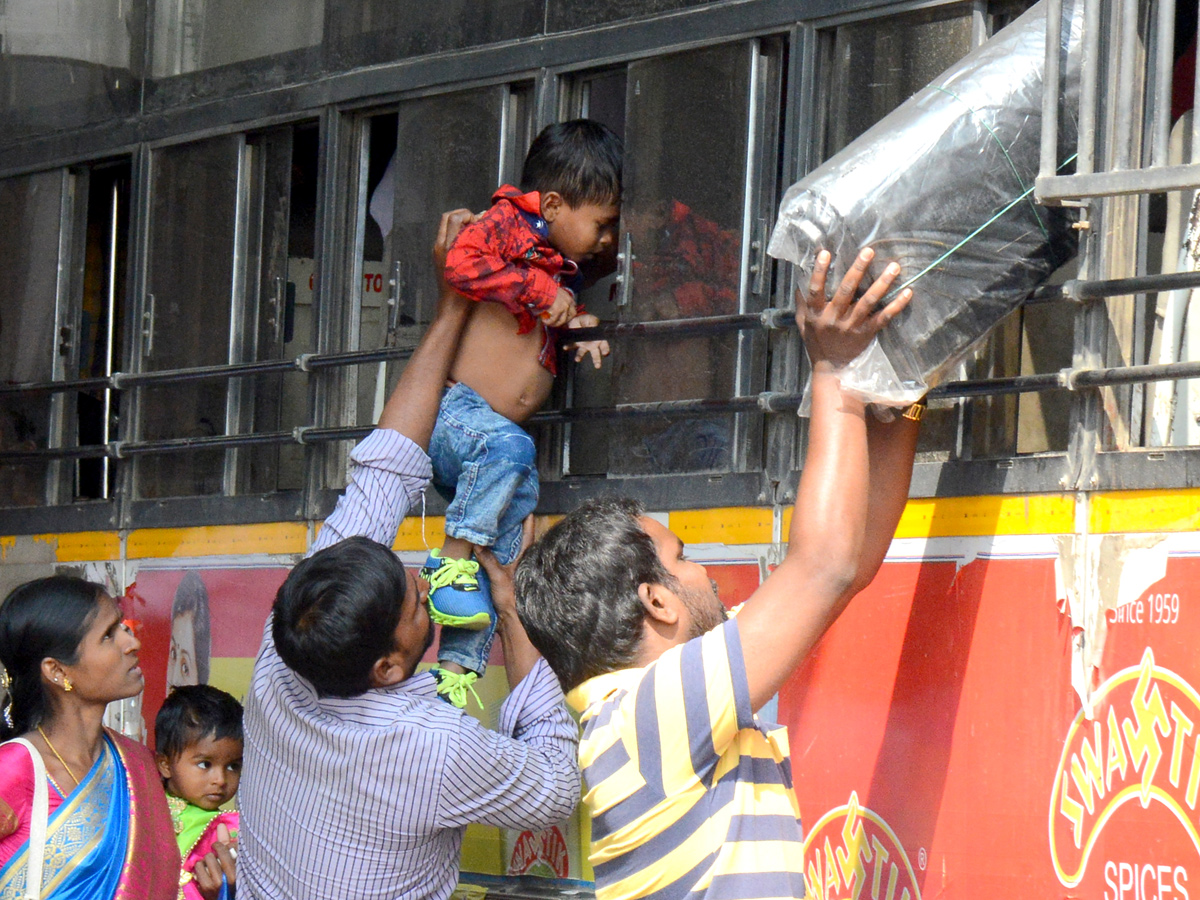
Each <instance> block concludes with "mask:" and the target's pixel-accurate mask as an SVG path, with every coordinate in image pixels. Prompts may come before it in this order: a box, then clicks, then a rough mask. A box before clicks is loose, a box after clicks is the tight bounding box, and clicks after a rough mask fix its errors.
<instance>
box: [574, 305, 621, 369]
mask: <svg viewBox="0 0 1200 900" xmlns="http://www.w3.org/2000/svg"><path fill="white" fill-rule="evenodd" d="M599 324H600V320H599V319H597V318H596V317H595V316H593V315H592V314H591V313H584V314H583V315H581V316H576V317H575V318H573V319H572V320H571V321H570V322H568V323H567V327H568V328H595V327H596V326H597V325H599ZM566 349H567V350H574V351H575V362H581V361H582V360H583V358H584V357H585V356H591V357H592V365H593V366H595V367H596V368H597V369H598V368H600V360H601V358H603V357H605V356H608V354H609V353H610V352H611V351H610V350H609V347H608V341H576V342H575V343H573V344H567V345H566Z"/></svg>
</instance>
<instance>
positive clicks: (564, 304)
mask: <svg viewBox="0 0 1200 900" xmlns="http://www.w3.org/2000/svg"><path fill="white" fill-rule="evenodd" d="M573 318H575V295H574V294H572V293H571V292H570V291H568V290H567V289H566V288H559V289H558V293H557V294H556V295H555V297H554V303H553V305H552V306H551V307H550V308H549V309H548V310H546V311H545V312H543V313H542V321H543V322H545V323H546V324H547V325H549V326H551V327H552V328H562V327H563V326H564V325H566V324H567V323H568V322H570V321H571V320H572V319H573Z"/></svg>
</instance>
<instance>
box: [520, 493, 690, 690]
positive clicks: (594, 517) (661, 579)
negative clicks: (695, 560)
mask: <svg viewBox="0 0 1200 900" xmlns="http://www.w3.org/2000/svg"><path fill="white" fill-rule="evenodd" d="M643 515H645V511H644V510H643V509H642V506H641V504H639V503H638V502H637V501H635V500H629V499H625V498H618V497H605V498H600V499H597V500H589V501H586V502H584V503H583V504H581V505H580V506H579V507H578V508H576V509H575V510H574V511H572V512H571V513H570V514H569V515H568V516H567V517H566V518H564V519H563V520H562V521H561V522H559V523H558V524H557V525H555V526H554V527H553V528H551V529H550V530H549V531H548V532H546V534H545V536H544V537H542V539H541V540H539V541H538V542H537V543H536V544H534V545H533V546H532V547H530V548H529V549H528V550H527V551H526V552H525V555H524V556H523V557H522V558H521V563H520V565H519V566H518V567H517V578H516V588H517V613H518V615H520V617H521V623H522V624H523V625H524V626H525V631H526V632H527V633H528V635H529V639H530V640H531V641H532V642H533V645H534V647H536V648H537V649H538V652H540V653H541V654H542V656H544V657H545V658H546V662H548V663H549V664H550V668H552V669H553V670H554V674H556V675H557V676H558V680H559V682H560V683H561V684H562V686H563V690H566V691H570V690H571V689H572V688H575V687H577V686H578V685H579V684H581V683H583V682H584V681H587V680H588V679H589V678H594V677H595V676H597V675H603V674H605V673H606V672H613V671H616V670H617V669H625V668H629V667H630V666H632V665H634V664H635V662H636V660H637V654H638V648H639V647H640V646H641V641H642V629H643V622H644V620H645V617H646V610H645V607H644V606H643V605H642V601H641V598H640V597H639V596H638V586H639V585H641V584H661V585H666V586H668V587H672V586H675V585H677V584H678V582H677V581H676V579H675V578H674V576H672V575H671V573H670V572H668V571H667V569H666V567H665V566H664V565H663V564H662V560H660V559H659V557H658V548H657V547H656V546H655V544H654V541H653V539H651V537H650V535H648V534H646V532H645V530H644V529H643V528H642V525H641V522H639V521H638V520H639V518H640V517H641V516H643Z"/></svg>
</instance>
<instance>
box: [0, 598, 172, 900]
mask: <svg viewBox="0 0 1200 900" xmlns="http://www.w3.org/2000/svg"><path fill="white" fill-rule="evenodd" d="M140 646H141V644H140V643H139V642H138V640H137V638H136V637H134V635H133V633H132V632H131V631H129V629H128V628H127V627H126V626H125V625H124V623H123V621H122V616H121V609H120V607H119V606H118V605H117V603H116V601H115V600H113V599H112V598H111V597H109V596H108V595H107V594H106V593H105V592H104V589H103V588H102V587H100V586H99V585H96V584H92V583H90V582H87V581H82V580H80V579H77V578H64V577H53V578H43V579H39V580H37V581H31V582H29V583H27V584H24V585H21V586H20V587H18V588H16V589H15V590H14V591H13V592H12V593H11V594H9V595H8V598H7V599H6V600H5V601H4V604H3V606H0V663H2V664H3V666H4V670H5V672H4V674H3V675H2V676H0V684H3V685H4V686H5V687H6V688H7V694H8V697H7V699H6V700H5V705H4V707H3V716H2V721H0V737H3V738H5V739H11V738H17V737H19V738H21V739H22V740H21V741H19V742H18V741H12V740H9V741H8V742H7V743H4V744H3V745H0V900H9V898H13V900H23V898H25V897H26V896H27V895H28V894H27V892H28V885H27V881H28V873H29V870H30V866H31V861H33V860H35V859H36V857H37V855H38V854H37V852H36V850H37V849H38V847H37V846H34V845H32V844H31V841H30V831H31V825H33V824H34V822H35V820H36V818H37V813H38V809H39V807H40V806H41V805H42V804H43V803H44V804H45V807H46V809H47V810H48V822H47V826H46V833H45V841H44V844H42V846H43V847H44V851H43V853H42V856H43V863H42V877H41V890H40V891H39V892H35V893H34V894H33V896H40V897H42V898H50V900H109V898H112V900H134V898H138V900H143V898H144V900H174V898H175V897H176V895H177V893H178V890H179V887H178V884H179V849H178V846H177V845H176V842H175V837H174V831H173V829H172V827H171V819H170V813H169V812H168V810H167V805H166V798H165V796H164V794H163V789H162V785H161V782H160V781H159V778H158V776H157V773H156V770H155V768H154V762H153V758H152V757H151V755H150V753H149V751H147V750H146V748H144V747H143V746H141V745H140V744H138V743H135V742H134V741H130V740H129V739H128V738H125V737H122V736H121V735H119V734H116V733H115V732H112V731H109V730H107V729H105V728H104V726H103V724H102V722H103V717H104V709H105V707H106V706H107V705H108V703H110V702H111V701H113V700H121V699H124V698H127V697H133V696H135V695H136V694H137V693H138V692H139V691H141V689H142V684H143V677H142V670H141V668H139V666H138V650H139V648H140ZM33 753H36V754H37V757H36V758H35V757H33V756H32V755H31V754H33ZM37 762H40V763H41V765H40V766H36V767H35V763H37ZM37 768H41V769H42V770H43V771H44V772H45V779H46V782H45V788H46V790H45V791H38V790H37V788H38V786H39V785H38V782H39V779H38V777H37V776H36V774H35V772H36V771H37ZM39 793H40V794H41V795H42V796H41V797H39V796H38V794H39ZM33 864H34V865H36V862H34V863H33Z"/></svg>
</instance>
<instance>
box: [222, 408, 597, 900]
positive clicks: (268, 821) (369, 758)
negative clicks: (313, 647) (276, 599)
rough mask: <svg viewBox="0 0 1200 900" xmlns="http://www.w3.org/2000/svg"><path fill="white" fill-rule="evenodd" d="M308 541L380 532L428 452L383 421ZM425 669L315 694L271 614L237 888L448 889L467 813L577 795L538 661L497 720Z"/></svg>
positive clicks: (272, 893) (548, 806)
mask: <svg viewBox="0 0 1200 900" xmlns="http://www.w3.org/2000/svg"><path fill="white" fill-rule="evenodd" d="M351 460H352V461H353V465H352V468H351V474H350V483H349V484H348V485H347V487H346V491H345V493H344V494H343V496H342V497H341V499H340V500H339V501H338V505H337V508H336V509H335V510H334V512H333V514H332V515H330V517H329V519H328V521H327V522H326V523H325V527H324V528H322V529H321V532H320V535H319V536H318V538H317V540H316V541H315V542H314V545H313V548H312V550H311V551H310V552H316V551H317V550H319V549H321V548H323V547H327V546H329V545H330V544H333V543H336V542H337V541H339V540H342V539H343V538H345V537H350V536H352V535H365V536H367V537H370V538H372V539H374V540H376V541H380V542H382V543H386V544H389V545H390V543H391V541H392V540H393V539H394V537H395V534H396V529H397V527H398V526H399V523H400V520H401V519H402V518H403V516H404V514H405V513H406V512H407V511H408V509H409V508H410V507H411V506H412V504H413V502H414V501H415V500H416V499H417V498H418V497H419V496H420V493H421V491H422V489H423V488H424V486H425V484H426V483H427V482H428V480H429V475H430V465H429V458H428V457H427V456H426V455H425V453H424V452H423V451H422V450H421V449H420V448H419V447H418V446H417V445H416V444H414V443H412V442H411V441H409V440H408V439H407V438H405V437H403V436H402V435H400V434H399V433H397V432H394V431H388V430H377V431H375V432H374V433H372V434H371V435H370V436H368V437H367V438H366V439H365V440H363V442H362V443H361V444H359V445H358V446H357V447H356V448H355V449H354V451H353V452H352V454H351ZM435 689H436V683H435V681H434V679H433V676H432V675H430V674H428V673H421V674H417V675H414V676H413V677H411V678H409V679H407V680H406V681H404V682H402V683H401V684H398V685H396V686H394V687H390V688H383V689H373V690H370V691H367V692H366V693H365V694H361V695H359V696H357V697H351V698H349V699H339V698H331V697H320V696H318V695H317V693H316V691H315V690H314V689H313V687H312V685H311V684H309V683H308V682H307V681H306V680H305V679H303V678H301V677H300V676H299V675H297V674H296V673H295V672H293V671H292V670H291V669H289V668H288V667H287V666H286V665H285V664H284V662H283V661H282V660H281V659H280V658H279V655H278V653H277V652H276V650H275V645H274V641H273V640H272V637H271V623H270V620H268V622H267V627H266V629H265V631H264V634H263V643H262V648H261V649H260V650H259V653H258V658H257V659H256V660H255V664H254V674H253V677H252V680H251V684H250V691H249V693H248V695H247V698H246V714H245V732H246V748H245V772H244V776H243V778H242V784H241V791H240V794H239V801H240V805H241V810H242V817H241V845H240V846H241V853H240V855H239V857H238V867H239V868H238V895H239V898H241V900H246V898H256V900H268V898H269V900H282V898H288V900H300V898H339V900H341V898H347V900H350V898H354V900H385V898H386V900H394V898H417V897H431V898H444V897H447V896H449V894H450V892H451V891H452V890H453V889H454V886H455V884H456V883H457V880H458V861H459V851H460V847H461V844H462V835H463V831H464V829H465V826H466V825H467V824H468V823H470V822H481V823H485V824H490V825H498V826H501V827H505V828H517V829H526V828H528V829H540V828H546V827H548V826H550V825H551V824H553V823H556V822H560V821H562V820H563V819H564V818H566V817H567V816H569V815H570V814H571V812H572V810H573V809H574V807H575V803H576V802H577V800H578V798H579V770H578V767H577V763H576V758H575V749H576V737H577V734H578V730H577V728H576V726H575V724H574V722H573V721H572V720H571V717H570V715H569V714H568V713H567V711H566V708H565V707H564V705H563V702H562V701H563V697H562V691H561V689H560V688H559V686H558V682H557V680H556V679H555V677H554V675H553V673H552V672H551V671H550V669H549V667H548V666H547V665H546V664H545V662H544V661H539V662H538V663H537V665H536V666H535V667H534V669H533V670H532V671H531V672H530V673H529V675H527V676H526V677H525V678H524V679H523V680H522V681H521V683H520V684H519V685H517V687H516V689H515V690H513V691H512V693H511V694H510V695H509V696H508V697H507V698H506V699H505V701H504V703H503V705H502V706H501V708H500V716H499V725H498V730H497V731H490V730H488V729H486V728H484V727H483V726H481V725H480V724H479V723H478V722H477V721H476V720H475V719H473V718H471V717H470V716H468V715H466V714H465V713H463V711H462V710H459V709H456V708H454V707H453V706H451V705H450V704H448V703H446V702H445V701H443V700H442V699H440V698H439V697H438V696H437V694H436V690H435Z"/></svg>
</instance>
